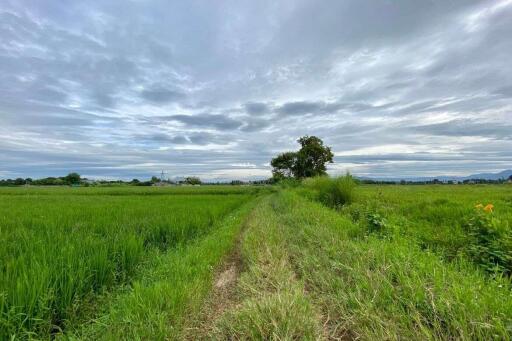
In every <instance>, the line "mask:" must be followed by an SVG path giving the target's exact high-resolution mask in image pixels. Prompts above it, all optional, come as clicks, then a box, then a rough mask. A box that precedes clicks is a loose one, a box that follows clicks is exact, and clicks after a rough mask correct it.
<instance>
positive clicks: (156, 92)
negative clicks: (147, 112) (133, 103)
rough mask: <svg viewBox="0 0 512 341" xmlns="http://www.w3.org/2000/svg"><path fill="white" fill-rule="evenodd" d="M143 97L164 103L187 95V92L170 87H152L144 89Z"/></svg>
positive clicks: (157, 102)
mask: <svg viewBox="0 0 512 341" xmlns="http://www.w3.org/2000/svg"><path fill="white" fill-rule="evenodd" d="M141 96H142V98H144V99H146V100H148V101H150V102H154V103H156V104H164V103H168V102H174V101H177V100H180V99H182V98H184V97H185V94H183V93H182V92H179V91H174V90H168V89H162V88H160V89H152V90H144V91H142V92H141Z"/></svg>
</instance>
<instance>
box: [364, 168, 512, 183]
mask: <svg viewBox="0 0 512 341" xmlns="http://www.w3.org/2000/svg"><path fill="white" fill-rule="evenodd" d="M511 175H512V169H507V170H504V171H501V172H499V173H478V174H471V175H468V176H450V175H439V176H428V177H427V176H426V177H403V178H397V177H389V178H382V177H378V178H371V177H359V179H361V180H379V181H400V180H406V181H432V180H434V179H437V180H440V181H449V180H453V181H464V180H470V179H485V180H499V179H508V178H509V176H511Z"/></svg>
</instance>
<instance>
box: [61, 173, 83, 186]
mask: <svg viewBox="0 0 512 341" xmlns="http://www.w3.org/2000/svg"><path fill="white" fill-rule="evenodd" d="M62 179H63V180H64V181H65V182H66V183H67V184H69V185H76V184H79V183H80V174H78V173H69V174H68V175H66V176H65V177H64V178H62Z"/></svg>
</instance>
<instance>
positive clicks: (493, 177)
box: [466, 169, 512, 180]
mask: <svg viewBox="0 0 512 341" xmlns="http://www.w3.org/2000/svg"><path fill="white" fill-rule="evenodd" d="M511 175H512V169H507V170H504V171H502V172H499V173H480V174H472V175H470V176H468V177H466V179H486V180H499V179H508V178H509V176H511Z"/></svg>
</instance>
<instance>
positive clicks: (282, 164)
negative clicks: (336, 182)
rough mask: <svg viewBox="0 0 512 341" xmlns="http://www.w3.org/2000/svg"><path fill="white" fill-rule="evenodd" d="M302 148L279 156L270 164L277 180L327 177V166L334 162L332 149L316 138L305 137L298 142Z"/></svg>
mask: <svg viewBox="0 0 512 341" xmlns="http://www.w3.org/2000/svg"><path fill="white" fill-rule="evenodd" d="M297 142H298V143H300V146H301V148H300V149H299V151H297V152H286V153H282V154H279V155H278V156H276V157H275V158H273V159H272V161H271V162H270V164H271V166H272V167H273V169H272V174H273V176H274V178H275V179H276V180H280V179H283V178H288V177H292V176H293V177H295V178H297V179H301V178H309V177H313V176H319V175H325V174H326V170H327V168H326V164H327V163H332V162H333V156H334V155H333V153H332V152H331V148H330V147H327V146H325V145H324V143H323V141H322V140H321V139H320V138H318V137H316V136H307V135H306V136H303V137H301V138H300V139H298V140H297Z"/></svg>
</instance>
